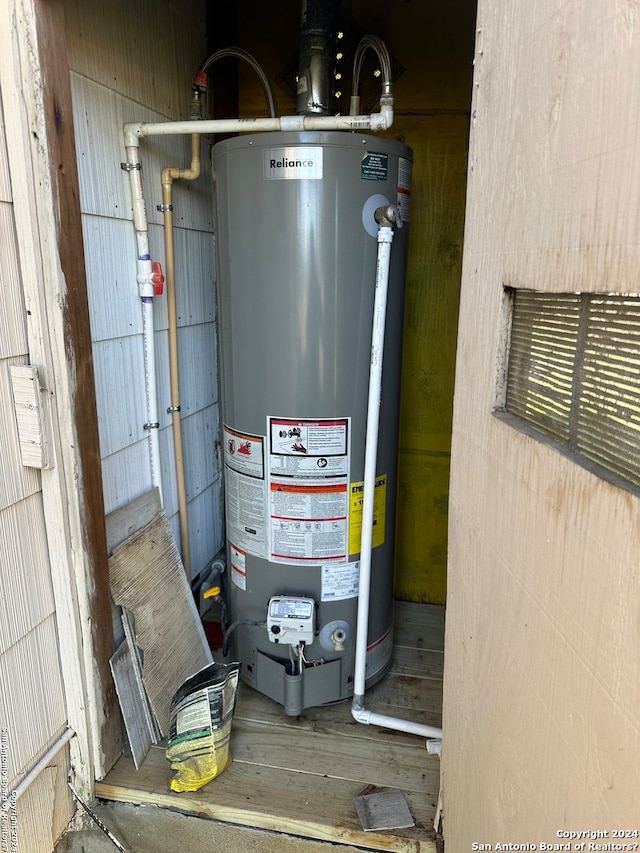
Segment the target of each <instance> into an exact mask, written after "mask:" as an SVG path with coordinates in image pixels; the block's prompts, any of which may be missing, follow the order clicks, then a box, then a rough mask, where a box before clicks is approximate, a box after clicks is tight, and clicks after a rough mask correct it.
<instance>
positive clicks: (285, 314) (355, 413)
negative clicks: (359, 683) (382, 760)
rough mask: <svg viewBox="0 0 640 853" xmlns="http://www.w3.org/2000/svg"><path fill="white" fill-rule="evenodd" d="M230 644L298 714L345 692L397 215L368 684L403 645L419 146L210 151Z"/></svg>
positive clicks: (287, 138)
mask: <svg viewBox="0 0 640 853" xmlns="http://www.w3.org/2000/svg"><path fill="white" fill-rule="evenodd" d="M213 162H214V171H215V180H216V196H217V201H216V212H217V231H216V241H217V244H216V245H217V257H218V282H217V290H218V296H219V304H218V312H219V313H218V320H219V335H220V341H219V357H220V375H221V378H222V389H221V390H222V418H223V443H224V484H225V485H224V488H225V507H226V533H227V545H228V567H229V580H230V583H229V587H230V601H229V606H230V622H231V623H232V625H231V634H230V637H231V644H232V651H233V655H234V659H236V660H239V661H241V663H242V668H241V677H242V678H243V680H244V681H245V682H247V683H249V684H250V685H252V686H253V687H255V688H256V689H257V690H259V691H260V692H262V693H264V694H266V695H267V696H270V697H271V698H272V699H275V700H276V701H277V702H279V703H281V704H282V705H283V706H284V709H285V711H286V712H287V713H288V714H292V715H296V714H299V713H300V712H301V710H302V709H303V708H306V707H310V706H315V705H322V704H326V703H328V702H334V701H337V700H340V699H345V698H347V697H349V696H351V695H352V693H353V671H354V653H355V627H356V626H355V621H356V612H357V596H358V569H359V551H360V531H361V522H362V492H363V477H364V447H365V433H366V415H367V393H368V379H369V367H370V357H371V334H372V322H373V303H374V291H375V281H376V257H377V231H378V226H377V224H376V221H375V219H374V213H375V211H376V209H377V208H379V207H381V206H383V205H390V204H391V205H397V207H398V212H399V217H400V220H401V226H402V227H396V229H395V236H394V241H393V247H392V252H391V266H390V272H389V296H388V309H387V321H386V331H385V350H384V370H383V379H382V407H381V419H380V427H379V447H378V456H377V471H376V474H377V479H376V488H375V495H376V499H375V512H374V529H373V553H372V577H371V606H370V615H369V628H368V641H367V669H366V684H367V686H369V685H371V684H373V683H374V682H375V681H377V680H378V679H380V678H381V677H382V676H383V675H384V673H385V672H386V670H387V669H388V666H389V663H390V660H391V653H392V648H393V637H392V631H393V624H392V608H393V569H394V534H395V530H394V527H395V503H396V468H397V461H396V457H397V434H398V407H399V394H400V360H401V334H402V306H403V285H404V277H405V265H406V247H407V237H408V230H409V229H408V225H409V219H410V183H411V162H412V154H411V150H410V149H409V148H407V147H406V146H405V145H403V144H402V143H399V142H396V141H393V140H389V139H383V138H378V137H372V136H368V135H362V134H358V133H343V132H276V133H264V134H256V135H251V136H241V137H238V138H235V139H228V140H225V141H224V142H220V143H218V144H217V145H215V146H214V149H213Z"/></svg>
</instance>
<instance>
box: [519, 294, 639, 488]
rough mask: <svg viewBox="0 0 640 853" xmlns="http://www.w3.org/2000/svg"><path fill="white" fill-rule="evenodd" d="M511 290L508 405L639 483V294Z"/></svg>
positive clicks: (560, 439) (590, 457)
mask: <svg viewBox="0 0 640 853" xmlns="http://www.w3.org/2000/svg"><path fill="white" fill-rule="evenodd" d="M512 293H513V316H512V326H511V342H510V354H509V367H508V374H507V389H506V410H507V411H508V412H511V413H512V414H513V415H516V416H517V417H519V418H521V419H522V420H524V421H526V422H527V423H528V424H530V425H532V426H533V427H535V428H536V429H538V430H540V431H542V432H543V433H545V434H546V435H548V436H550V437H551V438H553V439H555V440H556V441H558V442H560V443H561V444H564V445H566V446H567V447H568V448H570V449H571V450H572V451H574V452H575V453H577V454H579V455H580V456H582V457H584V458H585V459H588V460H590V461H591V462H594V463H596V464H597V465H599V466H602V468H604V469H606V470H607V471H610V472H613V473H614V474H616V475H618V476H619V477H622V478H624V479H625V480H628V481H629V482H631V483H633V484H634V485H640V294H634V295H618V294H592V293H561V294H552V293H542V292H538V291H529V290H517V291H513V292H512Z"/></svg>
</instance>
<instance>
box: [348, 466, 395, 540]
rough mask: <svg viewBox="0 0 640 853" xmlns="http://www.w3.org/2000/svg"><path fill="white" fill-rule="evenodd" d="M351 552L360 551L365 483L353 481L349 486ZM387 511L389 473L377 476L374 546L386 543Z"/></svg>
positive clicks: (374, 505) (374, 509)
mask: <svg viewBox="0 0 640 853" xmlns="http://www.w3.org/2000/svg"><path fill="white" fill-rule="evenodd" d="M349 500H350V505H349V553H350V554H359V553H360V540H361V537H362V505H363V503H364V483H351V485H350V487H349ZM386 512H387V475H386V474H382V475H381V476H379V477H376V488H375V492H374V501H373V537H372V541H373V547H374V548H377V547H378V545H384V529H385V518H386Z"/></svg>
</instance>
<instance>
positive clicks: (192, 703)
mask: <svg viewBox="0 0 640 853" xmlns="http://www.w3.org/2000/svg"><path fill="white" fill-rule="evenodd" d="M239 670H240V664H239V663H231V664H220V663H212V664H209V666H206V667H204V669H201V670H200V671H199V672H197V673H196V674H195V675H192V676H191V678H188V679H187V680H186V681H185V682H184V684H182V686H181V687H180V689H179V690H178V691H177V692H176V694H175V696H174V697H173V699H172V700H171V707H170V710H169V738H168V741H167V750H166V756H167V759H168V760H169V761H170V762H171V769H172V770H174V771H175V775H174V777H173V779H172V780H171V790H172V791H197V790H198V789H199V788H202V786H203V785H206V784H207V782H210V781H211V780H212V779H215V777H216V776H219V775H220V774H221V773H222V772H223V771H224V770H226V769H227V767H229V765H230V764H231V751H230V749H229V742H230V739H231V720H232V718H233V710H234V707H235V700H236V692H237V688H238V674H239Z"/></svg>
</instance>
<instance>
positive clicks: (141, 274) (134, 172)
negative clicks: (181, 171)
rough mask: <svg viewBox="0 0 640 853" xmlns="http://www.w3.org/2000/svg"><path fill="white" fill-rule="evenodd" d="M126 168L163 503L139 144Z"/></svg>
mask: <svg viewBox="0 0 640 853" xmlns="http://www.w3.org/2000/svg"><path fill="white" fill-rule="evenodd" d="M126 149H127V167H128V171H129V186H130V188H131V204H132V207H133V224H134V227H135V232H136V268H137V275H136V278H137V281H138V290H139V293H140V299H141V302H142V342H143V344H142V345H143V351H144V395H145V407H146V418H147V422H146V423H145V425H144V426H145V429H146V430H147V432H148V434H149V466H150V468H151V484H152V485H153V486H155V487H157V489H158V493H159V495H160V503H161V504H162V475H161V470H160V441H159V435H158V434H159V429H160V427H159V421H158V391H157V383H156V344H155V331H154V325H153V297H154V285H153V268H152V263H151V254H150V252H149V221H148V218H147V208H146V204H145V200H144V194H143V188H142V164H141V162H140V147H139V145H138V142H137V140H136V142H135V143H134V144H132V145H127V146H126Z"/></svg>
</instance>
